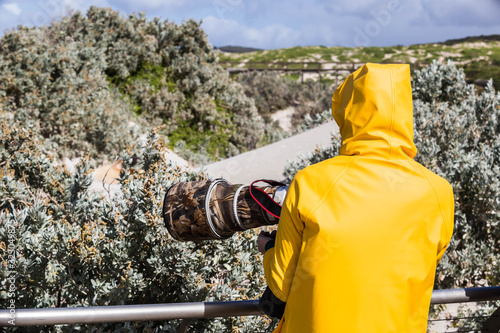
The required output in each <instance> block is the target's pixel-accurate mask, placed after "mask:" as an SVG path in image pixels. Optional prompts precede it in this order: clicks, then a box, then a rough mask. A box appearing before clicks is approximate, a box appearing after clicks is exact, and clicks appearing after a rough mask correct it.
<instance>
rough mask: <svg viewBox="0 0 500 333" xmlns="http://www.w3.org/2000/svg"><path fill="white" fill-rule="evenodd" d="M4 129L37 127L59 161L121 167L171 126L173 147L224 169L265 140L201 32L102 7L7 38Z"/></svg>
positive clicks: (0, 109) (248, 103) (0, 52)
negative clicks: (127, 152) (122, 159)
mask: <svg viewBox="0 0 500 333" xmlns="http://www.w3.org/2000/svg"><path fill="white" fill-rule="evenodd" d="M0 119H3V120H6V121H9V122H15V123H18V124H23V126H24V125H26V124H31V125H32V127H33V129H37V130H34V135H37V136H38V137H39V138H40V139H41V140H42V141H43V143H44V146H46V147H47V149H46V151H53V152H55V153H56V154H57V155H58V156H57V157H63V156H64V157H74V156H83V155H85V154H86V152H87V151H89V152H90V153H91V157H92V158H99V157H100V156H102V155H107V156H112V157H114V156H116V155H117V154H118V153H119V152H120V151H121V150H123V149H124V148H126V147H128V146H129V145H130V144H131V143H133V142H134V140H135V139H136V138H137V137H138V136H139V135H140V134H143V133H146V132H147V131H148V128H149V127H150V126H158V125H161V124H165V126H164V127H162V130H161V131H162V134H165V135H167V136H169V137H171V139H172V142H171V144H172V145H175V144H176V143H177V142H178V141H181V140H182V141H184V142H185V143H186V145H187V147H188V148H189V149H191V150H193V151H195V152H196V151H198V150H203V149H204V150H205V151H206V152H207V153H208V154H209V155H210V157H211V158H212V159H219V158H223V157H227V156H229V154H230V153H231V154H235V153H237V152H240V151H245V150H248V149H253V148H255V147H256V146H257V144H258V143H259V141H260V140H261V138H262V136H263V131H264V129H263V128H264V123H263V121H262V118H261V117H260V116H259V114H258V113H257V110H256V108H255V106H254V103H253V101H252V100H251V99H249V98H248V97H246V96H245V94H244V92H243V90H242V88H241V86H240V85H239V84H238V83H236V82H233V80H231V79H230V77H229V75H228V74H227V72H226V71H225V70H223V69H222V68H221V67H220V66H219V65H218V64H217V61H216V57H215V54H214V52H213V49H212V46H211V45H210V44H209V43H208V40H207V37H206V35H205V33H204V32H203V30H201V29H200V24H199V23H198V22H195V21H193V20H189V21H186V22H184V23H183V24H182V25H176V24H174V23H169V22H168V21H161V20H160V19H154V20H149V19H147V18H145V16H144V15H142V14H140V15H138V16H136V15H130V16H128V17H122V16H120V15H119V13H118V12H114V11H112V10H110V9H101V8H96V7H91V8H90V9H89V11H88V12H87V15H86V16H83V15H82V14H80V13H76V14H74V15H72V16H71V17H66V18H63V19H62V20H61V21H60V22H54V23H52V24H51V25H50V26H48V27H41V28H24V27H20V28H19V29H18V30H14V31H11V32H8V33H7V34H5V35H4V36H3V37H2V39H1V40H0ZM132 121H133V122H134V123H135V124H136V125H135V126H130V124H131V122H132ZM195 133H196V135H195V136H193V134H195ZM215 146H217V149H216V148H214V147H215Z"/></svg>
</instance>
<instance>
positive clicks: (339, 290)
mask: <svg viewBox="0 0 500 333" xmlns="http://www.w3.org/2000/svg"><path fill="white" fill-rule="evenodd" d="M332 112H333V116H334V118H335V121H336V122H337V124H338V126H339V129H340V134H341V136H342V145H341V148H340V155H339V156H336V157H334V158H331V159H328V160H326V161H323V162H320V163H317V164H314V165H311V166H309V167H307V168H305V169H304V170H302V171H299V172H298V173H297V175H296V176H295V178H294V179H293V181H292V183H291V184H290V187H289V189H288V193H287V197H286V199H285V203H284V205H283V208H282V211H281V218H280V221H279V224H278V231H277V234H276V240H275V243H274V247H271V248H270V249H268V250H267V251H265V254H264V271H265V276H266V280H267V283H268V286H269V288H270V289H271V291H272V292H273V294H274V295H275V296H276V297H277V298H279V299H280V300H281V301H283V302H286V308H285V312H284V315H283V318H282V319H281V321H280V323H279V325H278V327H277V328H276V330H275V332H287V333H288V332H300V333H306V332H307V333H310V332H325V333H326V332H328V333H330V332H343V333H346V332H348V333H351V332H363V333H368V332H397V333H403V332H426V327H427V317H428V311H429V305H430V299H431V295H432V289H433V284H434V275H435V271H436V265H437V264H438V262H439V260H440V259H441V257H442V255H443V253H444V251H445V250H446V248H447V246H448V244H449V241H450V238H451V235H452V232H453V220H454V218H453V216H454V199H453V190H452V187H451V186H450V184H449V183H448V182H447V181H446V180H444V179H443V178H441V177H439V176H437V175H436V174H434V173H432V172H431V171H429V170H428V169H426V168H425V167H423V166H422V165H420V164H419V163H417V162H415V161H414V160H413V158H414V157H415V154H416V153H417V149H416V148H415V144H414V143H413V104H412V92H411V81H410V68H409V66H408V65H380V64H370V63H369V64H366V65H364V66H363V67H362V68H360V69H358V70H357V71H356V72H354V73H353V74H351V75H350V76H348V77H347V79H346V80H345V82H344V83H343V84H342V85H341V86H339V88H338V89H337V90H336V91H335V93H334V95H333V100H332ZM266 243H267V244H266ZM262 244H266V245H267V246H266V247H267V248H269V247H270V246H269V245H270V244H271V246H272V245H273V244H272V241H270V238H267V237H266V236H263V235H261V236H260V237H259V248H260V249H261V250H262V251H264V250H263V249H262V248H263V247H264V245H262Z"/></svg>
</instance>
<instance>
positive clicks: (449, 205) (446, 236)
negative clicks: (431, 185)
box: [436, 184, 455, 265]
mask: <svg viewBox="0 0 500 333" xmlns="http://www.w3.org/2000/svg"><path fill="white" fill-rule="evenodd" d="M445 203H446V206H445V207H444V208H443V215H444V219H445V220H444V221H443V222H444V226H443V230H444V232H442V236H441V240H440V242H439V249H438V254H437V260H436V265H437V264H439V262H440V261H441V258H442V257H443V255H444V253H445V251H446V249H447V248H448V245H449V244H450V240H451V236H452V234H453V225H454V222H455V199H454V197H453V188H452V186H451V185H449V184H448V191H447V197H446V199H445Z"/></svg>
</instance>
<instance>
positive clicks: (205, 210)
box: [163, 179, 286, 241]
mask: <svg viewBox="0 0 500 333" xmlns="http://www.w3.org/2000/svg"><path fill="white" fill-rule="evenodd" d="M248 189H249V186H248V185H234V184H231V183H229V182H228V181H226V180H224V179H215V180H202V181H193V182H180V183H176V184H174V185H172V187H170V188H169V189H168V191H167V193H166V195H165V199H164V202H163V219H164V221H165V225H166V227H167V229H168V232H169V233H170V235H171V236H172V237H174V238H175V239H177V240H180V241H202V240H216V239H226V238H229V237H231V236H232V235H233V234H234V233H235V232H237V231H244V230H247V229H251V228H256V227H261V226H266V225H273V224H277V223H278V219H276V218H273V217H272V216H270V215H269V214H268V213H266V211H265V210H264V209H263V208H262V205H260V204H259V203H258V202H256V201H255V200H254V198H253V197H252V196H251V195H250V193H249V190H248ZM259 189H260V190H261V191H263V192H265V193H267V194H268V195H269V197H271V198H276V200H277V201H278V203H281V202H282V199H283V198H284V196H285V194H286V186H266V187H259Z"/></svg>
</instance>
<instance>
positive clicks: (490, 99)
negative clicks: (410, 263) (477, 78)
mask: <svg viewBox="0 0 500 333" xmlns="http://www.w3.org/2000/svg"><path fill="white" fill-rule="evenodd" d="M412 88H413V99H414V124H415V126H414V130H415V144H416V146H417V149H418V153H417V156H416V160H417V161H418V162H420V163H422V164H423V165H424V166H426V167H428V168H429V169H431V170H432V171H434V172H436V173H437V174H439V175H440V176H442V177H444V178H445V179H447V180H448V181H449V182H450V183H451V184H452V186H453V188H454V195H455V231H454V235H453V238H452V241H451V244H450V247H449V248H448V250H447V251H446V253H445V255H444V257H443V259H442V261H441V263H440V265H439V266H438V269H437V273H436V286H435V287H436V288H439V289H446V288H459V287H461V288H465V287H481V286H497V285H499V283H500V261H499V258H500V228H499V227H500V226H499V222H500V93H498V92H495V89H494V88H493V84H492V82H491V81H490V82H489V83H488V85H487V87H486V89H484V91H481V92H478V91H476V90H475V87H474V86H473V85H471V84H467V82H466V81H465V75H464V73H463V71H462V70H461V69H458V68H457V67H456V66H454V65H453V64H452V63H450V62H449V63H447V64H444V63H440V62H433V63H432V64H431V65H430V66H428V67H427V68H424V69H422V70H418V71H416V72H415V73H414V77H413V79H412ZM332 140H333V145H332V147H328V148H324V149H318V150H316V151H315V152H314V153H311V154H309V155H308V156H305V157H302V158H300V159H299V160H298V161H294V162H289V163H288V165H287V166H286V167H285V171H284V174H285V176H286V177H287V178H288V179H291V178H293V176H294V175H295V173H296V172H297V170H300V169H302V168H304V167H305V166H307V165H309V164H313V163H317V162H319V161H322V160H325V159H327V158H331V157H333V156H336V155H338V152H339V146H340V141H339V140H340V138H339V137H334V138H332ZM497 307H498V304H497ZM482 311H483V310H480V311H479V312H478V313H481V314H482V313H483V312H482ZM480 324H481V321H480V320H479V321H477V320H469V321H463V320H462V321H460V322H459V323H458V325H461V326H463V327H465V328H469V329H477V328H478V327H479V326H478V325H480Z"/></svg>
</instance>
